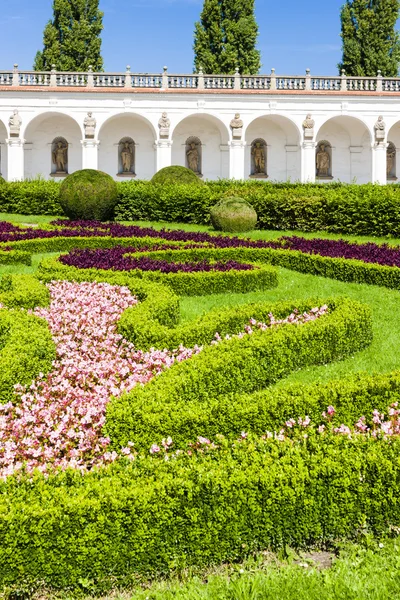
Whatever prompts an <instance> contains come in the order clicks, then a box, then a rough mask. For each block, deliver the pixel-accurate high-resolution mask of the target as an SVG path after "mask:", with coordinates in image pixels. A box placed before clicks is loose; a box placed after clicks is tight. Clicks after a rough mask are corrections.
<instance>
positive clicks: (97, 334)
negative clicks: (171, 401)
mask: <svg viewBox="0 0 400 600" xmlns="http://www.w3.org/2000/svg"><path fill="white" fill-rule="evenodd" d="M49 288H50V293H51V304H50V307H49V308H48V309H37V310H36V311H35V314H36V315H37V316H40V317H43V318H44V319H46V320H47V322H48V324H49V326H50V329H51V332H52V335H53V339H54V341H55V343H56V346H57V358H56V360H55V362H54V363H53V370H52V372H51V373H50V374H49V375H48V376H46V377H45V376H42V377H40V378H38V380H37V381H36V382H34V383H33V384H32V386H31V387H30V388H29V389H24V388H22V386H19V385H17V386H16V388H15V389H16V402H15V403H11V402H9V403H8V404H6V405H0V476H1V477H5V476H7V475H10V474H12V473H14V472H16V471H20V470H21V469H22V468H26V470H27V472H32V471H33V469H35V468H38V469H39V470H41V471H43V472H47V471H48V470H49V469H53V468H56V467H59V468H62V469H66V468H68V467H75V468H80V469H82V470H85V469H88V468H91V467H92V466H94V465H100V464H105V463H108V462H112V461H114V460H116V458H118V455H117V454H116V453H115V452H113V453H111V452H109V451H108V446H109V443H110V440H109V439H108V438H106V437H104V435H103V433H102V429H103V425H104V422H105V408H106V405H107V402H108V400H109V398H110V396H112V395H113V396H118V395H120V394H122V393H123V392H125V391H129V390H131V389H132V388H134V387H135V386H136V385H137V384H145V383H147V382H148V381H149V380H150V379H151V378H152V377H154V376H155V375H158V374H159V373H161V372H162V371H163V370H164V369H165V368H168V367H170V366H171V365H172V364H173V363H174V362H176V361H182V360H185V359H187V358H189V357H190V356H192V355H193V354H195V353H197V352H199V351H200V348H196V347H195V348H194V349H193V350H188V349H186V348H183V347H181V348H180V349H179V350H178V351H177V352H168V351H158V350H154V351H150V352H141V351H138V350H136V349H135V348H134V346H133V345H132V344H130V343H129V342H127V341H126V340H124V339H123V338H122V336H120V335H118V334H117V331H116V323H117V321H118V319H119V317H120V315H121V313H122V312H123V311H124V310H125V309H127V308H128V307H130V306H134V305H135V304H136V303H137V300H136V299H135V298H134V296H133V295H132V294H131V292H130V291H129V290H128V289H127V288H121V287H116V286H111V285H109V284H106V283H83V284H77V283H70V282H53V283H52V284H50V286H49ZM130 453H131V450H130V448H124V449H121V454H122V455H125V456H126V455H128V456H129V455H130ZM24 465H25V467H24Z"/></svg>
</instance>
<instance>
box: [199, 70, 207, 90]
mask: <svg viewBox="0 0 400 600" xmlns="http://www.w3.org/2000/svg"><path fill="white" fill-rule="evenodd" d="M197 89H198V90H204V89H205V83H204V73H203V69H202V68H201V67H200V71H199V75H198V79H197Z"/></svg>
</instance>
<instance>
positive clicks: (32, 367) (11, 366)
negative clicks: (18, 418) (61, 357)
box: [0, 309, 56, 404]
mask: <svg viewBox="0 0 400 600" xmlns="http://www.w3.org/2000/svg"><path fill="white" fill-rule="evenodd" d="M55 356H56V350H55V345H54V342H53V340H52V337H51V333H50V330H49V327H48V325H47V323H46V321H44V320H43V319H38V318H37V317H35V316H33V315H29V314H27V313H26V312H23V311H21V310H20V309H14V310H0V403H3V404H4V403H5V402H8V401H9V400H14V394H13V389H14V385H15V384H16V383H20V384H22V385H30V384H31V383H32V381H33V380H34V379H35V378H36V377H37V376H38V374H39V373H47V372H49V371H50V369H51V365H52V362H53V360H54V359H55Z"/></svg>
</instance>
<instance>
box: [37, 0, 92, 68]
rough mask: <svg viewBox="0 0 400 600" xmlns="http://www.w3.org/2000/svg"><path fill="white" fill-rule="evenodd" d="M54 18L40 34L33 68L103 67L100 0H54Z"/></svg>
mask: <svg viewBox="0 0 400 600" xmlns="http://www.w3.org/2000/svg"><path fill="white" fill-rule="evenodd" d="M53 13H54V16H53V20H52V21H49V22H48V23H47V25H46V27H45V30H44V34H43V44H44V48H43V51H41V52H40V51H39V52H38V53H37V54H36V57H35V64H34V69H35V71H50V70H51V68H52V65H55V68H56V70H57V71H87V70H88V68H89V66H92V67H93V70H94V71H102V70H103V59H102V57H101V38H100V33H101V31H102V29H103V13H102V12H101V11H100V10H99V0H54V1H53Z"/></svg>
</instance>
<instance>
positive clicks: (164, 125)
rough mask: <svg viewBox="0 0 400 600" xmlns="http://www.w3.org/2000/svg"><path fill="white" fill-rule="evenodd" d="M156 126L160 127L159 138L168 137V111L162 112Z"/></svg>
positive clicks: (169, 124) (169, 122) (169, 123)
mask: <svg viewBox="0 0 400 600" xmlns="http://www.w3.org/2000/svg"><path fill="white" fill-rule="evenodd" d="M158 127H159V129H160V138H163V139H166V138H169V128H170V127H171V121H170V120H169V118H168V113H166V112H163V114H162V115H161V119H160V120H159V121H158Z"/></svg>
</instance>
